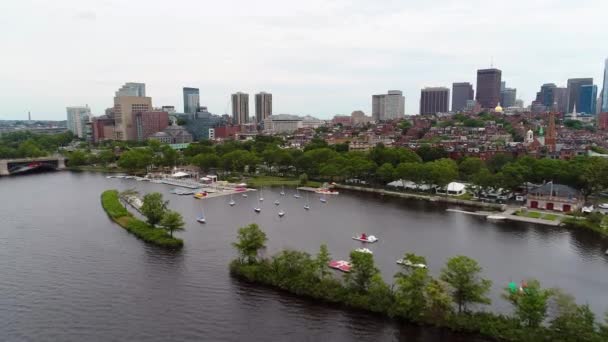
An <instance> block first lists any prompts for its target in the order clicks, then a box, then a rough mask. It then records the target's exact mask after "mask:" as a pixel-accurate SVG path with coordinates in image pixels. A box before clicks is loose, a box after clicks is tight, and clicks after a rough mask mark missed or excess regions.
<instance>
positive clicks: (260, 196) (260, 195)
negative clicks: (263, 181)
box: [258, 188, 264, 202]
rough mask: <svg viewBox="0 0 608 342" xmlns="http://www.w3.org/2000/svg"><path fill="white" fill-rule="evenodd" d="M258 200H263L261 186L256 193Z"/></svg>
mask: <svg viewBox="0 0 608 342" xmlns="http://www.w3.org/2000/svg"><path fill="white" fill-rule="evenodd" d="M258 201H260V202H263V201H264V196H263V195H262V188H260V193H259V194H258Z"/></svg>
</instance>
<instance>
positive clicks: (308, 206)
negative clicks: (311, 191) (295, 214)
mask: <svg viewBox="0 0 608 342" xmlns="http://www.w3.org/2000/svg"><path fill="white" fill-rule="evenodd" d="M304 209H306V210H310V201H309V200H308V193H306V204H304Z"/></svg>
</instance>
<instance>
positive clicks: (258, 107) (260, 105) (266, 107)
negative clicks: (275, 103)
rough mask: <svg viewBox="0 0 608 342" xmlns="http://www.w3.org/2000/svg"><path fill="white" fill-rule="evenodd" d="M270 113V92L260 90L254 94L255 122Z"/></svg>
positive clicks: (263, 118)
mask: <svg viewBox="0 0 608 342" xmlns="http://www.w3.org/2000/svg"><path fill="white" fill-rule="evenodd" d="M271 115H272V94H270V93H265V92H263V91H262V92H260V93H257V94H255V122H256V123H258V124H260V123H262V122H264V120H265V119H266V118H267V117H269V116H271Z"/></svg>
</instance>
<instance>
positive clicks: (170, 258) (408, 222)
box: [0, 172, 608, 341]
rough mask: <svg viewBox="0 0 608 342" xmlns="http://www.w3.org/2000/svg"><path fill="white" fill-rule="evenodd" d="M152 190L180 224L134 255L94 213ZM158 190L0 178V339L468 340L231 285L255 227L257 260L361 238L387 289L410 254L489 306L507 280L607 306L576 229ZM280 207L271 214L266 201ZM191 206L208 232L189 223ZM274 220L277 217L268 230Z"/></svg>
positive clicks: (272, 192) (333, 201)
mask: <svg viewBox="0 0 608 342" xmlns="http://www.w3.org/2000/svg"><path fill="white" fill-rule="evenodd" d="M131 187H136V188H137V190H139V191H140V192H142V193H146V192H151V191H160V192H163V193H164V195H165V197H166V198H167V199H169V200H170V201H171V203H170V207H171V208H172V209H175V210H178V211H179V212H181V213H182V214H183V215H184V219H185V220H186V222H187V227H186V231H184V232H183V233H180V234H179V235H180V236H181V237H183V238H184V240H185V242H186V245H185V247H184V249H183V250H181V251H167V250H163V249H159V248H157V247H154V246H150V245H146V244H145V243H143V242H142V241H140V240H137V239H136V238H135V237H134V236H132V235H130V234H128V233H127V232H126V231H125V230H123V229H122V228H120V227H118V226H116V225H115V224H113V223H112V222H111V221H110V220H109V219H108V217H107V216H106V214H105V213H104V212H103V210H102V209H101V206H100V200H99V196H100V194H101V192H102V191H103V190H106V189H108V188H117V189H127V188H131ZM170 189H171V187H170V186H165V185H160V184H150V183H146V182H136V181H132V180H118V179H106V178H105V177H104V176H101V175H97V174H91V173H69V172H58V173H52V174H37V175H28V176H23V177H10V178H0V203H1V205H0V217H2V225H1V226H0V293H2V296H1V297H0V307H2V308H3V309H4V310H0V332H2V335H3V337H5V336H8V338H6V340H60V341H83V340H86V341H98V340H99V341H101V340H103V341H106V340H133V341H139V340H146V341H167V340H183V341H200V340H222V341H240V340H290V341H350V340H359V341H437V340H442V341H471V340H472V338H473V337H471V336H468V335H459V334H454V333H450V332H447V331H444V330H439V329H434V328H430V327H418V326H412V325H405V324H399V323H396V322H393V321H390V320H386V319H384V318H381V317H377V316H373V315H368V314H365V313H361V312H356V311H355V312H353V311H350V310H348V311H347V310H343V309H342V308H340V307H338V306H332V305H326V304H319V303H313V302H311V301H309V300H305V299H301V298H297V297H294V296H292V295H289V294H286V293H283V292H279V291H275V290H272V289H268V288H266V287H260V286H252V285H250V284H247V283H243V282H240V281H237V280H235V279H232V278H231V277H230V276H229V274H228V263H229V262H230V260H231V259H232V258H234V256H235V254H234V251H233V250H232V248H231V247H230V243H231V242H232V241H234V239H235V237H236V231H237V229H238V227H241V226H244V225H246V224H249V223H251V222H256V223H258V224H259V225H260V226H261V227H262V228H263V229H264V230H265V231H266V232H267V234H268V237H269V242H268V250H267V253H268V254H272V253H275V252H277V251H279V250H281V249H283V248H295V249H300V250H304V251H307V252H309V253H311V254H314V253H316V252H317V250H318V248H319V245H320V244H321V243H327V245H328V247H329V249H330V252H331V253H332V255H333V256H334V257H336V258H346V257H347V256H348V254H349V252H350V250H352V249H354V248H357V247H358V246H359V243H357V242H355V241H353V240H352V239H351V238H350V237H351V236H352V235H353V234H354V233H357V232H367V233H371V234H374V235H376V236H378V237H379V238H380V241H379V242H378V243H375V244H373V245H372V246H369V248H370V249H372V250H373V251H374V258H375V260H376V263H377V264H378V267H379V268H380V269H381V270H382V272H383V276H384V277H385V279H386V280H387V281H392V276H393V274H394V273H395V272H396V271H397V270H398V267H397V265H396V264H395V260H396V259H398V258H399V257H400V256H401V255H402V254H403V253H404V252H406V251H411V252H414V253H417V254H421V255H424V256H426V257H427V260H428V263H429V266H430V272H431V274H433V275H438V274H439V272H440V269H441V267H443V265H444V264H445V261H446V260H447V259H448V258H449V257H451V256H454V255H460V254H463V255H468V256H471V257H473V258H475V259H477V260H478V261H479V262H480V264H481V265H482V266H483V267H484V273H485V276H486V277H488V278H490V279H492V280H494V286H493V288H492V291H493V292H492V295H491V297H492V299H493V301H494V303H493V309H494V310H497V311H503V312H508V311H509V310H510V307H509V305H508V304H507V303H506V302H505V301H504V300H502V299H501V298H500V295H499V294H500V291H501V289H502V288H503V287H504V286H505V285H506V283H508V282H509V281H511V280H514V281H519V280H520V279H523V278H528V277H535V278H538V279H540V280H541V282H542V283H543V285H545V286H551V287H553V286H559V287H561V288H563V289H565V290H567V291H568V292H571V293H573V294H575V295H576V297H577V298H578V300H579V301H580V302H589V303H590V304H591V306H592V308H593V310H594V311H595V312H596V313H598V314H601V313H602V312H603V311H604V310H605V309H608V296H605V295H604V293H605V289H606V288H608V279H607V278H606V277H604V276H603V274H605V272H606V269H607V267H608V257H607V256H605V255H604V254H603V251H604V250H605V249H606V248H608V243H607V242H606V241H605V240H603V239H600V238H598V237H597V235H595V234H590V233H588V232H584V231H576V230H574V231H569V230H566V229H563V228H553V227H539V226H533V225H526V224H513V223H498V224H493V223H488V222H486V221H485V220H484V219H483V218H479V217H474V216H468V215H463V214H458V213H450V212H446V211H445V209H446V208H447V207H445V206H442V205H438V204H437V203H427V202H423V201H413V200H406V199H394V198H390V197H384V196H377V195H368V194H365V195H363V194H357V193H348V192H345V193H342V194H340V195H338V196H335V197H334V196H330V197H329V198H328V203H327V204H323V203H321V202H320V201H319V197H318V195H316V194H311V195H309V198H310V205H311V210H310V211H306V210H304V209H303V204H304V201H305V198H306V197H305V196H303V197H302V198H301V199H295V198H293V196H292V195H293V190H292V189H286V191H287V192H288V193H287V195H286V196H284V197H281V196H279V194H278V193H279V191H280V189H266V190H265V191H264V197H265V198H266V201H264V202H263V203H262V213H260V214H255V213H254V212H253V210H252V208H253V207H254V205H257V204H258V202H257V196H255V195H254V194H252V195H251V196H249V197H248V198H242V197H240V196H238V197H237V196H235V198H234V199H235V201H237V204H236V205H235V206H234V207H230V206H229V205H228V204H227V201H228V200H229V199H228V198H227V197H226V198H215V199H205V200H195V199H193V198H192V197H191V196H176V195H172V194H170V193H169V190H170ZM277 198H280V201H281V204H280V206H278V207H275V206H274V204H273V202H274V200H275V199H277ZM201 206H204V208H205V213H206V216H207V220H208V223H207V224H206V225H200V224H198V223H196V222H195V221H194V220H195V218H196V215H197V214H198V213H199V212H200V210H201ZM278 210H284V211H285V212H286V213H287V214H286V215H285V217H283V218H281V219H279V218H278V216H277V212H278ZM5 308H6V309H5Z"/></svg>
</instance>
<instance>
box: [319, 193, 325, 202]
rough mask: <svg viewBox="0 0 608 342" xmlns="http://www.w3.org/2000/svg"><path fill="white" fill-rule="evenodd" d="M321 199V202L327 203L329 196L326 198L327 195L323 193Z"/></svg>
mask: <svg viewBox="0 0 608 342" xmlns="http://www.w3.org/2000/svg"><path fill="white" fill-rule="evenodd" d="M319 200H320V201H321V203H327V198H325V195H322V196H321V198H320V199H319Z"/></svg>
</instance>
